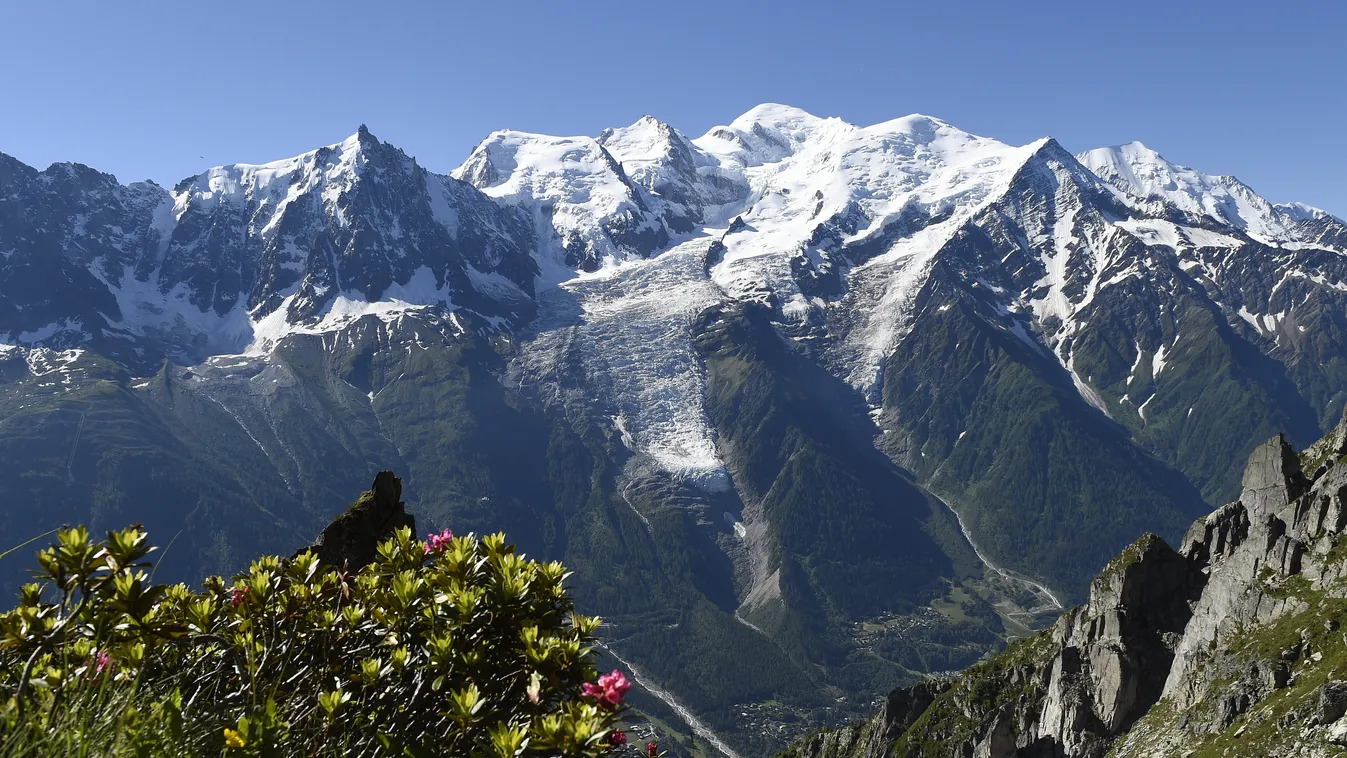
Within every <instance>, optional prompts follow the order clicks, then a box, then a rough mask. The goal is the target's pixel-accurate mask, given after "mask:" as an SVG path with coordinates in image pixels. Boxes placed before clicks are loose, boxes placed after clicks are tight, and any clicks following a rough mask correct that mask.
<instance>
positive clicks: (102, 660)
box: [94, 650, 116, 675]
mask: <svg viewBox="0 0 1347 758" xmlns="http://www.w3.org/2000/svg"><path fill="white" fill-rule="evenodd" d="M114 663H116V661H113V660H112V656H110V655H108V654H107V653H106V652H104V651H102V650H99V651H98V655H96V656H94V674H95V675H99V674H102V673H103V672H104V671H108V670H110V669H111V668H112V666H113V664H114Z"/></svg>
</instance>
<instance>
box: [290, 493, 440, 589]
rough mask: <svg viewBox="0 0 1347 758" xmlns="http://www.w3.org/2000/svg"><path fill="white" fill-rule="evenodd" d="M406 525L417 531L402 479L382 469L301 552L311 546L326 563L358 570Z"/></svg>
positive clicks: (370, 560)
mask: <svg viewBox="0 0 1347 758" xmlns="http://www.w3.org/2000/svg"><path fill="white" fill-rule="evenodd" d="M404 526H405V527H408V528H410V529H411V530H412V533H413V534H415V533H416V518H415V517H414V516H412V515H411V514H410V513H408V512H407V510H406V503H404V502H402V480H401V479H399V478H398V477H396V476H394V475H393V472H392V471H380V472H379V473H378V475H377V476H375V477H374V484H372V485H370V488H369V489H368V490H366V491H365V492H364V493H362V494H361V495H360V498H359V499H358V500H356V501H355V502H354V503H352V504H351V507H349V508H347V509H346V511H345V512H344V513H342V514H341V515H340V516H338V517H336V518H335V519H333V520H332V523H331V524H328V525H327V528H325V529H323V533H322V534H320V535H318V539H316V540H314V543H313V544H312V545H310V546H308V547H306V548H303V549H301V550H300V551H299V552H300V553H302V552H304V551H305V550H312V551H313V552H314V554H315V555H317V556H318V560H319V561H320V562H321V563H323V564H325V565H328V566H336V567H337V568H340V569H343V570H346V571H352V572H354V571H359V570H360V569H362V568H364V567H365V566H368V565H369V564H370V563H372V562H373V561H374V558H375V556H376V555H377V553H376V550H377V549H378V545H379V543H380V542H382V541H384V540H386V539H388V538H389V537H391V536H392V535H393V532H394V531H396V530H397V529H399V528H401V527H404ZM297 554H298V553H297Z"/></svg>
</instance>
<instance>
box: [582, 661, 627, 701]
mask: <svg viewBox="0 0 1347 758" xmlns="http://www.w3.org/2000/svg"><path fill="white" fill-rule="evenodd" d="M629 689H631V682H629V681H627V677H626V676H624V675H623V674H622V672H621V671H618V670H617V669H613V670H612V671H609V672H608V673H607V674H604V675H603V676H601V677H599V681H598V683H597V684H596V683H592V682H585V683H584V684H582V685H580V694H582V695H584V696H585V697H592V698H594V699H595V700H597V701H599V705H606V706H608V707H609V708H616V707H617V706H618V705H620V704H621V703H622V698H623V696H625V695H626V694H627V690H629Z"/></svg>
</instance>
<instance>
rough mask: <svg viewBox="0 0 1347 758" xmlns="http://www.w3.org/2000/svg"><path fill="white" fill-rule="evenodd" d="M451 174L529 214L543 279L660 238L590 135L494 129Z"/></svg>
mask: <svg viewBox="0 0 1347 758" xmlns="http://www.w3.org/2000/svg"><path fill="white" fill-rule="evenodd" d="M452 175H453V177H454V178H456V179H460V180H462V181H466V182H469V183H470V184H472V185H473V186H475V187H477V188H478V189H480V190H481V191H482V192H484V193H486V194H487V195H488V196H490V197H492V198H494V199H495V200H497V201H498V202H501V203H504V204H506V205H511V206H516V207H519V208H521V209H523V210H524V211H525V212H527V213H528V214H529V215H530V216H531V217H532V218H533V221H534V226H535V229H536V230H537V233H538V238H539V249H538V257H539V260H538V264H539V267H540V269H541V276H542V279H543V280H544V282H557V281H562V280H565V279H567V278H570V277H571V276H574V271H575V269H577V268H579V269H582V270H587V271H594V270H597V269H598V268H600V267H602V266H604V265H609V264H611V263H616V262H620V261H622V260H624V259H626V258H627V257H630V256H631V255H645V254H648V253H650V252H652V251H654V250H655V249H657V248H659V247H662V246H663V245H665V244H667V242H668V231H667V229H665V227H664V225H663V224H662V223H661V222H660V220H659V219H658V218H657V217H656V216H655V215H654V214H653V213H651V209H650V207H649V205H648V203H646V200H645V197H644V193H643V192H642V191H641V189H639V188H638V186H637V185H634V184H632V183H631V181H630V180H629V179H628V178H627V176H626V174H625V173H624V172H623V170H622V166H621V165H620V164H619V163H618V162H617V160H616V159H614V158H613V156H612V154H610V153H609V152H608V151H607V150H606V149H604V147H603V145H601V144H599V141H598V140H596V139H594V138H593V137H551V136H547V135H541V134H530V133H527V132H516V131H500V132H495V133H493V134H491V135H490V136H488V137H487V138H486V139H485V140H484V141H483V142H482V143H481V144H480V145H478V146H477V148H476V149H474V150H473V151H472V154H471V155H469V156H468V159H467V160H466V161H464V163H463V165H461V166H459V167H458V168H457V169H455V170H454V172H453V174H452Z"/></svg>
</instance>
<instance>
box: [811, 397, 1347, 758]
mask: <svg viewBox="0 0 1347 758" xmlns="http://www.w3.org/2000/svg"><path fill="white" fill-rule="evenodd" d="M1344 463H1347V420H1344V422H1343V423H1342V424H1341V425H1339V426H1338V427H1337V428H1336V429H1335V430H1334V431H1333V433H1331V434H1330V435H1328V436H1327V437H1325V438H1323V439H1322V440H1320V441H1319V442H1317V443H1315V444H1314V445H1312V446H1311V447H1310V448H1308V449H1307V450H1306V451H1304V453H1302V454H1300V455H1297V454H1296V452H1295V450H1294V449H1292V447H1291V446H1290V445H1289V444H1288V443H1287V441H1286V440H1285V438H1283V437H1281V436H1278V437H1276V438H1274V439H1272V440H1269V441H1268V442H1266V443H1264V444H1263V445H1261V446H1260V447H1258V448H1257V450H1256V451H1255V452H1254V454H1253V455H1252V456H1251V457H1250V459H1249V462H1248V465H1247V466H1246V468H1245V473H1244V478H1243V488H1242V491H1241V494H1240V498H1239V499H1238V500H1236V501H1234V502H1232V503H1229V504H1228V505H1226V506H1224V507H1222V508H1220V509H1217V510H1216V511H1214V512H1213V513H1211V514H1210V515H1208V516H1206V517H1205V518H1202V519H1200V520H1198V521H1197V522H1196V523H1194V524H1193V526H1192V528H1191V529H1190V530H1189V531H1188V533H1187V535H1186V536H1185V537H1184V539H1183V542H1182V544H1181V546H1180V547H1179V549H1177V550H1175V549H1174V548H1172V547H1170V546H1169V545H1168V544H1166V543H1165V542H1164V541H1163V540H1161V539H1160V538H1159V537H1156V536H1155V535H1153V534H1147V535H1145V536H1143V537H1142V538H1141V539H1139V540H1138V541H1137V542H1135V543H1134V544H1133V545H1131V546H1129V547H1128V548H1127V549H1126V550H1125V551H1123V553H1122V554H1121V555H1119V556H1118V557H1117V558H1115V559H1114V560H1113V561H1112V562H1110V563H1109V564H1108V566H1107V567H1106V568H1105V569H1104V570H1103V571H1102V572H1101V573H1100V574H1099V575H1098V576H1097V577H1096V578H1095V580H1094V581H1093V583H1092V584H1091V587H1090V596H1089V600H1088V601H1087V602H1086V603H1085V604H1084V605H1082V606H1079V607H1077V608H1075V609H1072V610H1071V611H1068V612H1067V613H1065V614H1063V615H1062V617H1061V618H1060V619H1058V621H1057V622H1056V624H1055V625H1054V626H1053V627H1052V628H1051V629H1049V630H1046V631H1044V632H1041V633H1039V634H1038V635H1036V636H1033V637H1030V638H1026V639H1022V640H1019V641H1017V642H1015V643H1012V645H1011V646H1010V647H1009V648H1008V649H1007V650H1005V651H1004V652H1002V653H1000V654H997V655H995V656H993V657H991V658H989V659H987V660H985V661H983V662H981V663H979V664H977V665H975V666H973V667H972V668H970V669H969V670H968V671H966V672H964V673H963V674H962V675H960V676H958V677H956V678H953V679H951V680H946V681H934V680H932V681H928V682H923V683H921V684H918V685H916V686H914V687H911V688H906V689H902V690H898V691H895V692H894V693H893V694H891V695H890V696H889V698H888V700H887V702H886V704H885V706H884V707H883V708H882V709H881V710H880V711H879V713H878V714H876V716H875V717H874V718H873V719H871V720H870V721H869V722H866V723H864V724H859V725H855V726H852V727H848V728H846V729H842V730H837V731H832V732H824V733H821V734H818V735H815V736H813V737H811V738H809V739H808V740H806V741H804V742H803V743H801V744H800V745H798V746H796V747H795V748H793V749H792V750H791V751H789V754H790V755H794V756H798V757H799V758H806V757H807V758H840V757H841V756H854V757H856V758H860V757H862V756H863V757H864V758H889V757H890V756H893V757H897V756H931V757H932V758H934V757H935V756H974V757H976V758H1057V757H1066V756H1069V757H1071V758H1103V757H1104V756H1116V757H1117V758H1122V757H1123V756H1138V757H1140V756H1147V757H1154V758H1159V757H1160V756H1177V755H1183V756H1218V755H1241V756H1247V755H1260V756H1290V755H1306V756H1329V755H1340V754H1341V753H1342V751H1343V749H1344V748H1347V719H1344V718H1343V716H1344V714H1345V713H1347V681H1344V680H1347V634H1344V632H1343V628H1342V627H1343V623H1344V622H1345V621H1347V535H1344V528H1347V466H1344V465H1343V464H1344Z"/></svg>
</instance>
